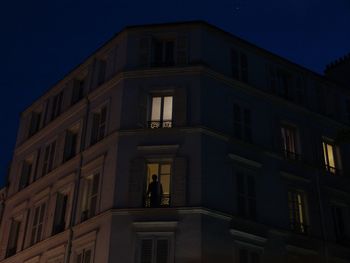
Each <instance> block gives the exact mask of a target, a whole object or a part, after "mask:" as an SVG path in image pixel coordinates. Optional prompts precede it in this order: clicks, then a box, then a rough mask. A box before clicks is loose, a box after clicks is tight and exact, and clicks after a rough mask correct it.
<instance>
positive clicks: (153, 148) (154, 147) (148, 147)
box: [137, 144, 180, 152]
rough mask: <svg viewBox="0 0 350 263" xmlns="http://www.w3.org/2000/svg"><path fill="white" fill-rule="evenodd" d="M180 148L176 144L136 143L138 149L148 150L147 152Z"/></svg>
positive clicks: (173, 150)
mask: <svg viewBox="0 0 350 263" xmlns="http://www.w3.org/2000/svg"><path fill="white" fill-rule="evenodd" d="M179 148H180V145H178V144H168V145H138V146H137V150H138V151H148V152H157V151H159V152H160V151H172V152H175V151H177V150H178V149H179Z"/></svg>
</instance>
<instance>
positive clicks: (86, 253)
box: [76, 249, 92, 263]
mask: <svg viewBox="0 0 350 263" xmlns="http://www.w3.org/2000/svg"><path fill="white" fill-rule="evenodd" d="M76 263H92V252H91V249H84V250H83V251H81V252H80V253H78V255H77V259H76Z"/></svg>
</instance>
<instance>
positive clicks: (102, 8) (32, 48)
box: [0, 0, 350, 185]
mask: <svg viewBox="0 0 350 263" xmlns="http://www.w3.org/2000/svg"><path fill="white" fill-rule="evenodd" d="M186 20H206V21H207V22H209V23H212V24H214V25H216V26H218V27H220V28H222V29H224V30H226V31H228V32H231V33H233V34H235V35H237V36H239V37H241V38H243V39H245V40H248V41H249V42H251V43H253V44H256V45H258V46H260V47H262V48H265V49H267V50H269V51H271V52H273V53H276V54H278V55H281V56H283V57H285V58H287V59H289V60H291V61H293V62H296V63H297V64H300V65H303V66H305V67H307V68H309V69H311V70H314V71H316V72H319V73H322V72H323V69H324V68H325V66H326V64H328V63H329V62H331V61H333V60H334V59H336V58H338V57H341V56H343V55H345V54H347V53H349V52H350V1H349V0H332V1H329V0H282V1H281V0H265V1H263V0H216V1H212V0H202V1H191V0H187V1H186V0H176V1H174V0H173V1H169V0H157V1H155V0H148V1H147V0H143V1H134V0H124V1H118V0H115V1H107V0H99V1H87V0H85V1H82V0H81V1H79V0H75V1H74V0H70V1H64V0H60V1H55V0H45V1H44V0H33V1H28V0H21V1H19V0H11V1H2V3H1V5H0V33H1V35H0V39H1V41H0V48H1V49H0V50H1V54H2V60H1V62H0V88H1V91H2V96H1V104H0V105H1V110H0V121H1V124H2V125H1V139H0V185H3V184H4V177H5V174H6V170H7V166H8V163H9V162H10V160H11V158H12V151H13V147H14V144H15V140H16V133H17V127H18V122H19V114H20V113H21V112H22V111H23V110H24V109H25V108H26V107H27V106H29V105H30V104H31V103H32V102H33V101H34V100H35V99H36V98H38V97H39V96H40V95H41V94H42V93H43V92H44V91H46V90H47V89H49V88H50V87H51V86H52V85H53V84H55V83H56V82H57V81H59V80H60V79H61V78H62V77H63V76H64V75H66V74H67V73H68V72H69V71H70V70H71V69H73V68H74V67H75V66H76V65H78V64H79V63H81V62H82V61H83V60H84V59H85V58H86V57H88V56H89V55H90V54H91V53H93V52H94V51H95V50H96V49H97V48H98V47H100V46H101V45H102V44H103V43H104V42H105V41H107V40H108V39H109V38H111V37H112V36H113V35H114V34H115V33H117V32H118V31H120V30H121V29H123V28H124V27H125V26H127V25H138V24H147V23H148V24H150V23H164V22H174V21H186Z"/></svg>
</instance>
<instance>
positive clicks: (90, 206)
mask: <svg viewBox="0 0 350 263" xmlns="http://www.w3.org/2000/svg"><path fill="white" fill-rule="evenodd" d="M99 181H100V174H99V173H95V174H92V175H90V176H87V177H86V178H84V185H83V198H82V210H81V221H84V220H87V219H89V218H91V217H93V216H94V215H95V214H96V212H97V201H98V192H99Z"/></svg>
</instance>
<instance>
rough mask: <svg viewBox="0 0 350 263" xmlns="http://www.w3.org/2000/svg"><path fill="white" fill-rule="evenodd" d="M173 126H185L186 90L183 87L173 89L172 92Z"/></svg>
mask: <svg viewBox="0 0 350 263" xmlns="http://www.w3.org/2000/svg"><path fill="white" fill-rule="evenodd" d="M174 95H175V96H174V104H173V107H174V113H173V115H174V118H173V119H174V124H175V125H174V126H175V127H181V126H186V123H187V90H186V88H184V87H178V88H176V89H175V94H174Z"/></svg>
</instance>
